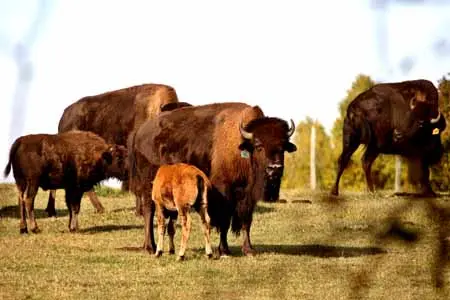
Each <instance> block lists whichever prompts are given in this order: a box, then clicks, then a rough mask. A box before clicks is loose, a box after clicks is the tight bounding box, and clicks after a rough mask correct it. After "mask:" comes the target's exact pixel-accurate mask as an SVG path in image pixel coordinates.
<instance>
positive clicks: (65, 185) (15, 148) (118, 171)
mask: <svg viewBox="0 0 450 300" xmlns="http://www.w3.org/2000/svg"><path fill="white" fill-rule="evenodd" d="M127 155H128V154H127V150H126V148H125V147H124V146H119V145H112V144H108V143H106V142H105V141H104V140H103V139H102V138H101V137H99V136H97V135H96V134H94V133H91V132H87V131H76V130H74V131H69V132H65V133H61V134H58V135H53V134H33V135H26V136H22V137H20V138H18V139H17V140H16V141H15V142H14V144H13V145H12V147H11V150H10V153H9V162H8V164H7V166H6V168H5V171H4V174H5V176H8V174H9V173H10V172H11V167H12V169H13V172H14V178H15V180H16V186H17V189H18V191H19V210H20V233H27V232H28V229H27V223H26V216H25V213H26V214H27V217H28V219H29V222H30V226H31V231H32V232H34V233H37V232H39V231H40V230H39V228H38V225H37V223H36V219H35V216H34V198H35V196H36V193H37V191H38V188H39V187H41V188H42V189H43V190H48V189H65V191H66V204H67V207H68V209H69V212H70V221H69V229H70V231H75V230H77V228H78V213H79V211H80V202H81V197H82V196H83V193H84V192H86V191H89V190H90V189H92V187H93V186H94V185H95V184H97V183H99V182H100V181H102V180H104V179H107V178H109V177H117V178H119V179H123V178H126V177H127V170H128V166H127V164H126V162H127Z"/></svg>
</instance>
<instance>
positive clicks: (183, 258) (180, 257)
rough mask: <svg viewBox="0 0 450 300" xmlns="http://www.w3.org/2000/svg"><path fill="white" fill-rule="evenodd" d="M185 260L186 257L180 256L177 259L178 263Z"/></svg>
mask: <svg viewBox="0 0 450 300" xmlns="http://www.w3.org/2000/svg"><path fill="white" fill-rule="evenodd" d="M185 259H186V258H185V257H184V255H180V256H178V257H177V261H183V260H185Z"/></svg>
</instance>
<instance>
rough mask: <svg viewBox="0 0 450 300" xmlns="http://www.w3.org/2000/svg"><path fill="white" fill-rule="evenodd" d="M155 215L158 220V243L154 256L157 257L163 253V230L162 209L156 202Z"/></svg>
mask: <svg viewBox="0 0 450 300" xmlns="http://www.w3.org/2000/svg"><path fill="white" fill-rule="evenodd" d="M156 215H157V216H156V217H157V220H158V244H157V246H156V252H155V256H156V257H159V256H161V255H162V253H163V248H164V232H165V224H164V223H165V222H164V221H165V220H164V209H163V207H162V205H160V204H156Z"/></svg>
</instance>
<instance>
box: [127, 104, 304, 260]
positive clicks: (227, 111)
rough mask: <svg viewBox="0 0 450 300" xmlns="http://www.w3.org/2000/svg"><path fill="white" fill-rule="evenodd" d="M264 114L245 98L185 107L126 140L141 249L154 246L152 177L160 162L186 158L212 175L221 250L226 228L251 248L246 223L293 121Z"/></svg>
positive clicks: (212, 211) (212, 207)
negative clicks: (139, 210) (140, 220)
mask: <svg viewBox="0 0 450 300" xmlns="http://www.w3.org/2000/svg"><path fill="white" fill-rule="evenodd" d="M291 124H292V126H291V127H290V126H289V125H288V124H287V123H286V121H284V120H281V119H278V118H269V117H265V116H264V113H263V112H262V110H261V109H260V108H259V107H258V106H255V107H251V106H249V105H247V104H244V103H216V104H209V105H202V106H192V107H184V108H182V109H177V110H174V111H170V112H165V113H161V114H160V115H159V117H158V118H155V119H151V120H148V121H146V123H145V124H143V125H142V126H141V127H140V128H139V129H138V130H137V131H136V134H135V135H132V136H131V138H130V142H129V146H128V148H129V154H130V160H129V162H130V180H131V184H130V186H131V190H132V191H133V192H134V193H135V194H137V195H139V196H140V198H141V199H142V205H143V214H144V221H145V236H144V248H145V249H147V250H149V251H154V249H155V242H154V235H153V215H154V208H153V204H152V201H151V192H152V185H151V184H148V183H149V182H152V180H153V178H154V176H155V174H156V171H157V169H158V167H159V166H161V165H163V164H173V163H179V162H184V163H188V164H191V165H194V166H196V167H198V168H199V169H200V170H202V171H203V172H204V173H205V174H206V175H207V176H208V178H209V179H210V181H211V184H212V190H211V192H210V193H209V196H208V213H209V215H210V217H211V226H214V227H216V228H217V229H218V230H219V232H220V244H219V253H220V254H224V255H226V254H229V253H230V250H229V247H228V242H227V233H228V230H229V228H230V225H231V228H232V231H233V232H234V233H236V234H239V233H240V232H241V231H242V232H243V245H242V251H243V253H244V254H246V255H249V254H253V253H254V249H253V246H252V245H251V242H250V228H251V224H252V215H253V211H254V208H255V206H256V201H257V200H258V199H261V197H262V194H263V189H264V180H265V177H266V175H265V174H266V173H271V172H273V171H274V170H277V169H279V168H282V167H283V165H284V152H285V151H287V152H293V151H296V146H295V145H294V144H292V143H290V142H289V138H290V136H291V135H292V134H293V133H294V130H295V128H294V124H293V122H292V120H291Z"/></svg>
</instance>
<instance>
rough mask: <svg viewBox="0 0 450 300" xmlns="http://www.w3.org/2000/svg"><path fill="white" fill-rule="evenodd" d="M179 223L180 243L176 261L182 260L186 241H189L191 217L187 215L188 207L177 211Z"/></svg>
mask: <svg viewBox="0 0 450 300" xmlns="http://www.w3.org/2000/svg"><path fill="white" fill-rule="evenodd" d="M178 213H179V215H180V221H181V232H182V233H181V243H180V251H179V252H178V258H177V260H184V254H185V253H186V247H187V241H188V240H189V234H190V232H191V223H192V220H191V219H192V217H191V215H190V213H189V206H183V207H181V209H180V210H179V211H178Z"/></svg>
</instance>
